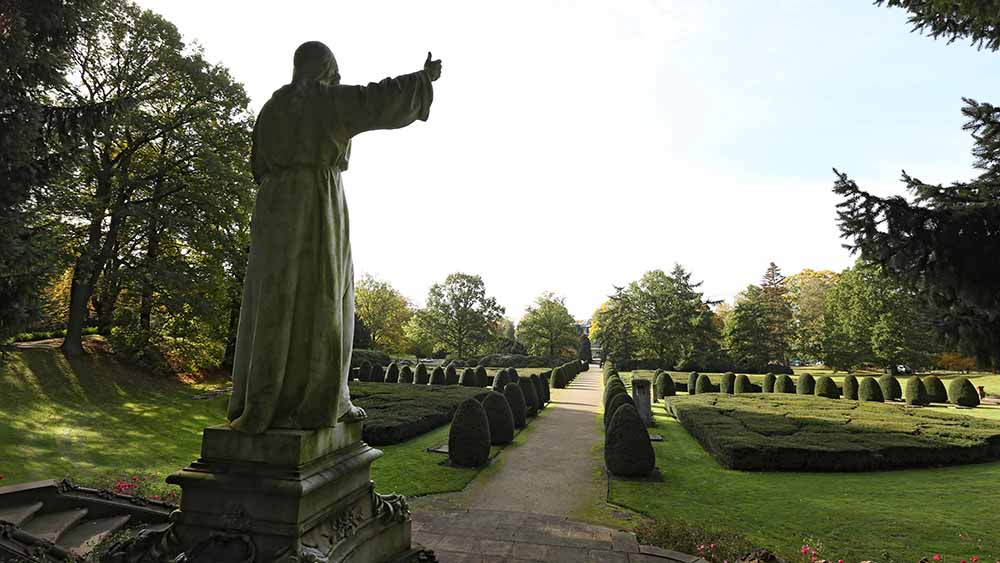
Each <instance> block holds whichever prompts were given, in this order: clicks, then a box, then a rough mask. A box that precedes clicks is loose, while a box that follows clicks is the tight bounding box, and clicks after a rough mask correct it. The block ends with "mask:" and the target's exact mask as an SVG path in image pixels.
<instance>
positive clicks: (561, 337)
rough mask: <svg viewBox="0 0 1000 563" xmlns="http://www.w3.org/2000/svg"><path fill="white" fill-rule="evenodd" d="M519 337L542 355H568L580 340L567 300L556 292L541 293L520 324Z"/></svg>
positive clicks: (518, 327)
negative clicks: (567, 306)
mask: <svg viewBox="0 0 1000 563" xmlns="http://www.w3.org/2000/svg"><path fill="white" fill-rule="evenodd" d="M517 338H518V340H520V341H521V342H523V343H524V345H525V346H526V347H527V348H528V351H529V352H531V353H532V354H534V355H538V356H567V355H569V354H570V353H571V352H570V351H571V350H572V351H573V352H575V351H576V346H577V344H578V343H579V339H578V338H577V335H576V321H574V320H573V316H572V315H570V314H569V310H568V309H567V308H566V304H565V299H564V298H562V297H558V296H556V295H555V294H554V293H552V292H545V293H543V294H541V295H539V296H538V297H537V298H536V299H535V304H534V305H533V306H531V307H528V310H527V311H526V312H525V313H524V316H523V317H521V322H520V323H518V325H517Z"/></svg>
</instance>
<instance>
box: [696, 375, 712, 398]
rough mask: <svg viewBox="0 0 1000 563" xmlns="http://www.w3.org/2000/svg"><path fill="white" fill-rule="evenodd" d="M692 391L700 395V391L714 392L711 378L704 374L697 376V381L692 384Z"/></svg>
mask: <svg viewBox="0 0 1000 563" xmlns="http://www.w3.org/2000/svg"><path fill="white" fill-rule="evenodd" d="M694 392H695V394H696V395H701V394H702V393H714V392H715V386H714V385H712V379H711V378H710V377H708V376H707V375H705V374H701V375H699V376H698V383H696V384H695V386H694Z"/></svg>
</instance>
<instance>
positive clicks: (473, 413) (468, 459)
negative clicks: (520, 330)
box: [448, 399, 492, 467]
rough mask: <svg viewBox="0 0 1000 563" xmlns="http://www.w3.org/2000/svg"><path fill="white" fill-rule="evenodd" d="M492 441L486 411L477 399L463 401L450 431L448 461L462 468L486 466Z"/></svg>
mask: <svg viewBox="0 0 1000 563" xmlns="http://www.w3.org/2000/svg"><path fill="white" fill-rule="evenodd" d="M491 441H492V438H491V436H490V421H489V419H488V418H487V417H486V409H485V408H483V405H482V404H481V403H480V402H479V401H477V400H475V399H466V400H464V401H462V403H461V404H460V405H458V409H457V410H456V411H455V416H454V417H453V418H452V419H451V430H449V431H448V459H450V460H451V463H452V464H454V465H459V466H462V467H479V466H481V465H486V462H487V461H489V459H490V442H491Z"/></svg>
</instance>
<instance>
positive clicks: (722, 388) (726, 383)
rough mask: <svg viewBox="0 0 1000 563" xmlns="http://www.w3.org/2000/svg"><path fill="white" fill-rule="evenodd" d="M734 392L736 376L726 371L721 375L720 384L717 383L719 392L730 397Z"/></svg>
mask: <svg viewBox="0 0 1000 563" xmlns="http://www.w3.org/2000/svg"><path fill="white" fill-rule="evenodd" d="M735 391H736V374H735V373H733V372H731V371H727V372H726V373H724V374H722V382H721V383H719V392H720V393H728V394H729V395H732V394H733V393H734V392H735Z"/></svg>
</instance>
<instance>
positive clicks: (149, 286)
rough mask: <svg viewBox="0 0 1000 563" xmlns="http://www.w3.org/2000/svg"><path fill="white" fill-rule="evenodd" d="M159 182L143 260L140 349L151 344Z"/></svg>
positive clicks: (156, 255) (157, 250)
mask: <svg viewBox="0 0 1000 563" xmlns="http://www.w3.org/2000/svg"><path fill="white" fill-rule="evenodd" d="M159 190H160V185H159V182H158V183H157V186H156V188H155V192H154V196H153V198H154V199H153V205H152V209H151V213H150V214H149V226H148V229H147V231H146V257H145V259H144V260H143V272H142V294H141V295H140V303H139V341H138V342H137V345H138V346H139V348H140V349H145V348H146V347H147V346H149V339H150V336H151V332H150V331H151V328H150V326H151V322H150V321H151V319H152V317H153V289H154V288H153V278H154V277H155V276H154V275H153V271H154V270H155V268H156V262H157V261H158V260H159V259H160V218H159V213H160V205H159V203H160V202H159V200H158V199H157V198H158V197H159Z"/></svg>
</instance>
